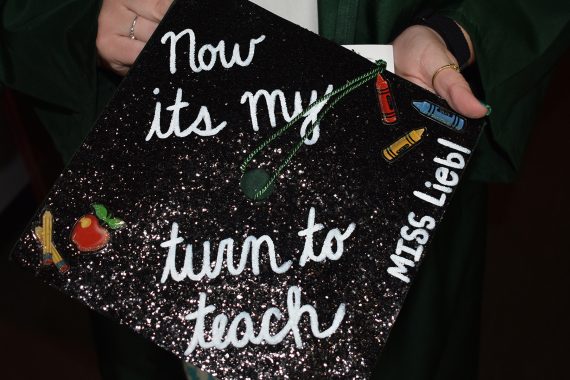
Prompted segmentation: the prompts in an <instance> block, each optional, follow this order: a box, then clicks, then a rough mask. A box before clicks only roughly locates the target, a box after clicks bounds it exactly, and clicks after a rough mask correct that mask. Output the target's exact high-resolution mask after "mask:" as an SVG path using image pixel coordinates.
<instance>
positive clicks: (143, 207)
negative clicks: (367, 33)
mask: <svg viewBox="0 0 570 380" xmlns="http://www.w3.org/2000/svg"><path fill="white" fill-rule="evenodd" d="M222 41H223V42H222ZM222 52H225V54H223V53H222ZM359 78H364V79H363V80H362V79H359ZM359 80H360V81H359ZM347 83H348V85H347ZM343 86H346V88H345V91H340V92H336V90H337V89H340V88H342V87H343ZM326 94H329V95H327V96H330V97H323V96H325V95H326ZM331 94H332V95H331ZM311 103H312V106H313V108H312V109H311V110H310V111H308V112H305V111H303V110H304V109H307V108H308V107H309V105H310V104H311ZM318 111H321V112H318ZM325 111H328V112H325ZM296 115H300V116H299V117H298V119H299V120H297V123H291V124H289V125H288V122H289V121H291V120H292V119H293V120H294V118H295V116H296ZM319 116H322V119H321V120H320V124H319V126H318V127H316V128H314V129H313V128H312V127H311V126H312V125H313V124H312V121H315V120H317V118H318V117H319ZM481 124H482V122H481V121H475V120H470V119H467V118H464V117H462V116H460V115H456V114H455V113H453V112H451V111H450V110H449V106H447V105H446V104H445V102H443V101H442V100H441V99H440V98H438V97H437V96H435V95H433V94H431V93H429V92H427V91H424V90H422V89H420V88H419V87H417V86H415V85H413V84H411V83H409V82H407V81H405V80H403V79H401V78H398V77H396V76H395V75H393V74H390V73H389V72H386V71H384V70H382V66H381V65H380V66H375V65H374V64H372V63H371V62H369V61H367V60H366V59H364V58H362V57H359V56H357V55H356V54H354V53H352V52H350V51H348V50H345V49H344V48H342V47H339V46H338V45H336V44H334V43H333V42H330V41H326V40H324V39H322V38H320V37H319V36H317V35H315V34H313V33H311V32H309V31H306V30H304V29H302V28H299V27H297V26H295V25H293V24H291V23H289V22H287V21H284V20H282V19H280V18H279V17H276V16H274V15H272V14H270V13H269V12H266V11H264V10H262V9H260V8H258V7H257V6H255V5H253V4H250V3H249V2H246V1H237V0H235V1H230V0H209V1H192V0H189V1H178V2H176V3H175V4H174V6H173V7H172V8H171V10H170V11H169V13H168V14H167V16H166V17H165V19H164V21H163V22H162V23H161V25H160V26H159V28H158V29H157V31H156V33H155V34H154V36H153V37H152V39H151V40H150V41H149V43H148V44H147V46H146V48H145V49H144V51H143V52H142V53H141V55H140V57H139V59H138V61H137V62H136V64H135V65H134V67H133V68H132V70H131V72H130V74H129V75H128V77H127V78H125V79H124V80H123V82H122V84H121V86H120V87H119V89H118V90H117V93H116V95H115V97H114V98H113V99H112V101H111V102H110V104H109V105H108V107H107V108H106V110H105V111H104V113H103V114H102V116H101V117H100V119H99V120H98V122H97V123H96V125H95V127H94V128H93V130H92V132H91V134H90V135H89V137H88V138H87V140H86V141H85V143H84V144H83V146H82V147H81V149H80V150H79V152H78V153H77V154H76V155H75V157H74V158H73V161H72V162H71V164H70V165H69V166H68V168H67V169H66V170H65V172H64V173H63V174H62V176H61V177H60V179H59V180H58V182H57V184H56V185H55V187H54V188H53V190H52V191H51V193H50V194H49V196H48V198H47V199H46V201H45V203H44V205H43V206H42V208H41V209H40V210H39V211H38V213H37V215H36V216H35V217H34V219H33V221H32V222H31V224H30V226H29V229H28V230H27V231H26V233H25V234H24V236H23V237H22V239H21V241H20V242H19V244H18V245H17V247H16V250H15V252H14V258H15V259H16V260H17V261H18V262H19V263H21V265H22V266H24V267H26V268H28V269H29V270H31V271H35V272H36V274H37V277H39V278H41V279H42V280H43V281H45V282H47V283H49V284H51V285H53V286H54V287H56V288H58V289H61V290H62V291H63V292H65V293H66V294H68V295H70V296H71V297H73V298H76V299H79V300H81V301H82V302H83V303H85V304H86V305H88V306H89V307H90V308H92V309H94V310H96V311H98V312H100V313H103V314H104V315H106V316H108V317H109V318H112V319H115V320H118V321H119V322H120V323H122V324H124V325H127V326H129V327H130V328H132V329H133V330H135V331H136V332H138V333H140V334H142V335H143V336H145V337H147V338H148V339H151V340H152V341H154V342H155V343H156V344H158V345H160V346H161V347H163V348H165V349H167V350H169V351H172V352H173V353H175V354H176V355H178V356H180V357H181V358H183V359H185V360H186V361H189V362H191V363H194V364H195V365H197V366H198V367H200V368H202V369H204V370H206V371H208V372H211V373H212V374H214V375H215V376H217V377H220V378H232V379H245V378H295V379H299V378H329V377H341V378H349V377H350V378H363V377H367V376H368V375H369V374H370V372H371V368H372V366H373V364H374V362H375V360H376V358H377V356H378V355H379V354H380V351H381V348H382V346H383V345H384V343H385V341H386V339H387V337H388V333H389V331H390V328H391V326H392V325H393V323H394V321H395V318H396V316H397V314H398V311H399V310H400V308H401V306H402V303H403V302H404V297H405V294H406V292H407V290H408V288H409V286H410V282H411V280H412V279H413V278H414V276H415V275H416V272H417V270H418V266H419V264H420V262H421V260H422V258H423V256H424V254H425V252H426V249H427V247H428V245H429V243H430V240H431V238H432V236H433V234H434V231H435V230H436V228H437V225H438V223H439V222H440V220H441V218H442V216H443V213H444V210H445V208H446V206H447V205H448V204H449V202H450V198H451V195H452V193H453V191H454V190H455V189H456V187H457V185H458V182H459V179H460V177H461V175H462V174H463V173H464V171H465V164H466V163H467V161H468V159H469V157H470V155H471V151H472V150H473V147H474V145H475V143H476V140H477V138H478V136H479V133H480V129H481ZM286 125H288V129H287V128H283V127H284V126H286ZM303 139H305V140H303ZM268 141H270V144H268V145H267V146H265V144H264V143H265V142H268ZM300 141H304V143H303V144H301V145H300V147H299V149H298V151H295V146H296V144H297V145H298V143H299V142H300ZM291 152H292V153H295V154H290V153H291ZM252 153H256V154H252ZM280 167H281V170H279V168H280ZM243 173H245V175H244V174H243ZM276 173H277V174H276ZM272 177H274V179H275V181H274V182H273V183H271V184H270V185H268V182H267V181H268V180H269V179H271V178H272ZM266 185H267V186H266ZM261 190H263V191H261ZM206 253H207V254H206ZM205 257H206V258H207V259H206V260H204V258H205ZM220 258H221V259H220Z"/></svg>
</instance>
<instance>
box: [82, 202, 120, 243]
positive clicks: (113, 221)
mask: <svg viewBox="0 0 570 380" xmlns="http://www.w3.org/2000/svg"><path fill="white" fill-rule="evenodd" d="M91 207H93V210H94V211H95V213H94V214H92V213H89V214H85V215H83V216H81V217H80V218H79V219H78V220H77V222H75V225H74V226H73V230H72V231H71V241H72V242H73V243H74V244H75V245H76V246H77V249H78V250H80V251H81V252H95V251H98V250H100V249H102V248H104V247H105V246H106V245H107V244H108V243H109V240H110V239H111V235H110V234H109V230H107V228H105V227H104V226H102V225H101V223H100V222H102V223H103V224H104V225H106V226H107V227H109V228H110V229H111V230H118V229H120V228H122V227H124V225H125V222H124V221H122V220H121V219H119V218H114V217H113V216H112V215H111V214H110V213H109V212H108V211H107V208H106V207H105V206H103V205H102V204H99V203H94V204H92V205H91Z"/></svg>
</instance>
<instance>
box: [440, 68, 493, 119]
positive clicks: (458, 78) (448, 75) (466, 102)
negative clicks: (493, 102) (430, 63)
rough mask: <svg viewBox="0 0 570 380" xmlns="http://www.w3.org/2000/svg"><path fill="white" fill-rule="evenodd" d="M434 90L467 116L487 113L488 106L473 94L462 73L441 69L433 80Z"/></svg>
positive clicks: (481, 115) (477, 116) (478, 116)
mask: <svg viewBox="0 0 570 380" xmlns="http://www.w3.org/2000/svg"><path fill="white" fill-rule="evenodd" d="M434 87H435V88H434V90H435V92H436V93H437V94H438V95H439V96H441V97H442V98H444V99H445V100H446V101H447V102H448V103H449V105H450V106H451V108H453V109H454V110H455V111H457V112H459V113H460V114H463V115H465V116H467V117H469V118H473V119H479V118H481V117H484V116H486V115H488V114H489V113H490V111H491V108H490V107H489V106H486V105H484V104H482V103H481V102H480V101H479V100H478V99H477V98H476V97H475V95H473V92H472V91H471V88H470V87H469V84H468V83H467V81H466V80H465V78H463V75H461V74H460V73H458V72H457V71H455V70H442V71H441V72H440V73H439V74H438V75H437V76H436V78H435V80H434Z"/></svg>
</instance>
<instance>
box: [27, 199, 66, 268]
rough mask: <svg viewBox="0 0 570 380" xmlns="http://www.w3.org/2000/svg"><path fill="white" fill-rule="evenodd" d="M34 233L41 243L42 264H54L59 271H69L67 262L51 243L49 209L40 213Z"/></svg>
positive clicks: (51, 219) (51, 226)
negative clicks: (40, 218)
mask: <svg viewBox="0 0 570 380" xmlns="http://www.w3.org/2000/svg"><path fill="white" fill-rule="evenodd" d="M34 235H35V237H36V239H37V240H38V241H39V242H40V244H41V245H42V266H50V265H55V267H56V268H57V270H58V271H59V272H60V273H65V272H67V271H69V264H67V262H66V261H65V259H64V258H63V257H62V256H61V254H60V253H59V251H58V250H57V248H56V246H55V244H54V243H53V215H52V213H51V212H50V211H49V210H46V211H44V213H43V214H42V224H41V225H40V226H37V227H36V228H35V229H34Z"/></svg>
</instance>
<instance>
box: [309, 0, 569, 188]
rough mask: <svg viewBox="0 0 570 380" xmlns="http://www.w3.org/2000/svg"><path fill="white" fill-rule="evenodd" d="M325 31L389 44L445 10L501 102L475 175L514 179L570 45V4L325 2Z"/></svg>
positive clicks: (529, 0) (489, 94) (340, 38)
mask: <svg viewBox="0 0 570 380" xmlns="http://www.w3.org/2000/svg"><path fill="white" fill-rule="evenodd" d="M319 6H320V8H319V12H320V17H319V22H320V27H321V32H322V34H324V35H325V36H326V37H328V38H331V39H334V40H336V41H337V42H339V43H389V42H390V41H391V40H392V39H393V38H394V37H395V36H396V34H397V33H398V32H399V31H401V30H403V29H404V28H405V26H406V23H409V22H411V20H413V15H414V14H417V12H418V11H420V10H423V9H425V8H428V7H431V8H435V9H439V11H440V13H443V14H446V15H448V16H449V17H451V18H453V19H454V20H456V21H457V22H459V23H460V24H461V25H462V26H463V27H464V28H465V29H466V30H467V32H468V33H469V35H470V37H471V39H472V40H473V44H474V47H475V54H476V61H477V65H478V68H479V71H480V74H481V82H482V85H483V90H484V93H485V100H486V102H487V103H489V104H491V106H492V107H493V114H492V115H491V117H490V123H489V127H488V128H487V129H486V130H485V133H484V135H483V138H482V139H481V142H480V145H479V149H478V151H477V153H476V159H475V160H474V162H473V166H472V169H473V170H472V171H471V177H472V179H479V180H489V181H501V182H504V181H509V180H512V179H513V178H514V176H515V175H516V172H517V169H518V168H519V167H520V163H521V159H522V156H523V151H524V147H525V145H526V141H527V139H528V137H529V134H530V130H531V127H532V125H533V123H534V121H535V119H536V113H537V112H536V111H537V109H538V107H539V104H540V99H541V97H542V95H543V93H544V91H545V89H546V86H547V83H548V77H549V73H550V71H551V69H552V67H553V66H554V64H555V63H556V61H557V60H558V58H559V57H560V56H561V55H562V53H563V52H564V51H565V49H567V48H568V45H569V43H570V28H569V20H570V2H568V1H566V0H555V1H554V0H551V1H547V2H544V1H543V2H537V1H535V0H513V1H504V2H501V1H496V0H495V1H491V0H463V1H430V2H428V1H422V0H400V1H389V0H386V1H374V0H320V2H319Z"/></svg>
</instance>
